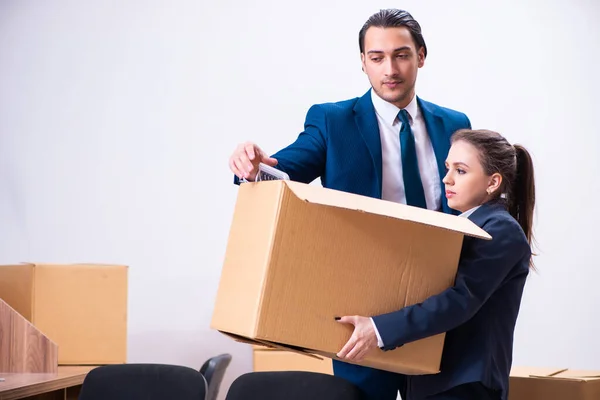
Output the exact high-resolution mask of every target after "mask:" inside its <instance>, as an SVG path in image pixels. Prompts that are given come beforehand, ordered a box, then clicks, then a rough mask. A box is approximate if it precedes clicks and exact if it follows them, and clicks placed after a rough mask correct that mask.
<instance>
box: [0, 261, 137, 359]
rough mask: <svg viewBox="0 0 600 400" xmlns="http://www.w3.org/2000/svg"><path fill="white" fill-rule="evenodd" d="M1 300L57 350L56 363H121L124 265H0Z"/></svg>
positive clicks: (124, 353) (124, 351)
mask: <svg viewBox="0 0 600 400" xmlns="http://www.w3.org/2000/svg"><path fill="white" fill-rule="evenodd" d="M0 298H2V299H3V300H4V301H6V302H7V303H8V304H9V305H10V306H11V307H12V308H14V309H15V310H16V311H17V312H18V313H19V314H21V315H23V316H24V317H25V318H27V319H28V320H29V321H30V322H31V323H32V324H33V325H34V326H35V327H36V328H38V329H39V330H40V331H41V332H42V333H44V334H45V335H47V336H48V337H49V338H50V339H51V340H52V341H53V342H55V343H56V344H57V345H58V363H59V364H62V365H68V364H72V365H99V364H118V363H124V362H126V358H127V267H126V266H119V265H91V264H89V265H88V264H73V265H53V264H20V265H2V266H0Z"/></svg>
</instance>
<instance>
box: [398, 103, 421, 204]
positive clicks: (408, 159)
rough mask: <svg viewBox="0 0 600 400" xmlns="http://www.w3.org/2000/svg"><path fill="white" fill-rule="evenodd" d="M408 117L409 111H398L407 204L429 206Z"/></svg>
mask: <svg viewBox="0 0 600 400" xmlns="http://www.w3.org/2000/svg"><path fill="white" fill-rule="evenodd" d="M408 118H409V117H408V112H406V110H400V112H399V113H398V119H399V120H400V121H401V122H402V128H400V152H401V155H402V178H403V179H404V193H405V194H406V204H408V205H409V206H415V207H421V208H427V203H426V201H425V192H424V191H423V183H422V182H421V175H420V174H419V164H418V162H417V150H416V147H415V136H414V135H413V133H412V129H411V128H410V123H409V121H408Z"/></svg>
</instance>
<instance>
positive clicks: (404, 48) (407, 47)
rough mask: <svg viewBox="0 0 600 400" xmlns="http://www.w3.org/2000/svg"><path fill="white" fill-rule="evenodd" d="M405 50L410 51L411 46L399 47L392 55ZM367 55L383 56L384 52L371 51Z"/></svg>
mask: <svg viewBox="0 0 600 400" xmlns="http://www.w3.org/2000/svg"><path fill="white" fill-rule="evenodd" d="M405 50H410V46H402V47H398V48H397V49H394V50H393V51H392V53H397V52H399V51H405ZM367 54H383V50H369V51H367Z"/></svg>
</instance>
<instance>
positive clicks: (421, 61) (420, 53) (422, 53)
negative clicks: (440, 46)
mask: <svg viewBox="0 0 600 400" xmlns="http://www.w3.org/2000/svg"><path fill="white" fill-rule="evenodd" d="M417 57H418V58H419V64H418V66H419V68H421V67H422V66H423V65H425V48H424V47H423V46H421V47H419V51H417Z"/></svg>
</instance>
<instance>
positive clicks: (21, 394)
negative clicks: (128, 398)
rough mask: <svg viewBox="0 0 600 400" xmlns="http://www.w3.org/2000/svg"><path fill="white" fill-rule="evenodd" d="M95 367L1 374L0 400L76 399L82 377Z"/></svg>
mask: <svg viewBox="0 0 600 400" xmlns="http://www.w3.org/2000/svg"><path fill="white" fill-rule="evenodd" d="M94 368H96V367H91V366H90V367H76V366H73V367H71V366H64V367H58V372H57V373H56V374H3V373H0V378H4V382H0V400H14V399H30V400H59V399H60V400H71V399H73V400H76V399H77V397H78V396H79V390H80V389H81V384H82V383H83V379H84V378H85V376H86V375H87V373H88V372H90V371H91V370H92V369H94Z"/></svg>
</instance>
